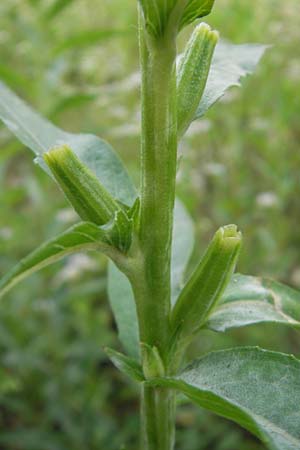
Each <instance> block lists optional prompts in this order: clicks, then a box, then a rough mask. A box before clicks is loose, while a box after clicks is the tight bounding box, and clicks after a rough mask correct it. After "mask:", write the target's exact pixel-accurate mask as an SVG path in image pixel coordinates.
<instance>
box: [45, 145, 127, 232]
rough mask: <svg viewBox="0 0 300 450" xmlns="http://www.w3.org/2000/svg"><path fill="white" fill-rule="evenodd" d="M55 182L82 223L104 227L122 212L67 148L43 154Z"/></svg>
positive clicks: (93, 176) (59, 148)
mask: <svg viewBox="0 0 300 450" xmlns="http://www.w3.org/2000/svg"><path fill="white" fill-rule="evenodd" d="M43 157H44V160H45V162H46V163H47V165H48V166H49V168H50V170H51V172H52V173H53V175H54V177H55V179H56V181H57V182H58V184H59V185H60V187H61V189H62V190H63V192H64V193H65V195H66V197H67V198H68V200H69V201H70V203H71V205H72V206H73V208H74V209H75V211H76V212H77V213H78V214H79V216H80V217H81V218H82V219H83V220H87V221H90V222H94V223H96V224H97V225H103V224H106V223H107V222H109V221H110V220H111V219H112V218H113V217H114V215H115V213H116V211H118V210H119V209H120V207H119V206H118V204H117V202H116V201H115V200H114V198H113V197H112V196H111V195H110V194H109V193H108V192H107V190H106V189H105V188H104V186H102V184H101V183H100V182H99V181H98V179H97V178H96V176H95V175H94V174H93V173H92V172H91V171H90V169H89V168H88V167H86V166H85V165H84V164H83V163H82V162H81V161H80V159H79V158H78V157H77V156H76V155H75V153H74V152H73V151H72V150H71V149H70V148H69V147H68V146H67V145H63V146H62V147H56V148H54V149H52V150H50V151H49V152H47V153H45V154H44V155H43Z"/></svg>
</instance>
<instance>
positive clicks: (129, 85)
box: [0, 0, 300, 450]
mask: <svg viewBox="0 0 300 450" xmlns="http://www.w3.org/2000/svg"><path fill="white" fill-rule="evenodd" d="M135 3H136V2H135V1H131V0H126V1H125V0H101V1H99V0H5V1H2V2H0V56H1V57H0V78H1V79H2V80H4V81H5V82H6V83H8V84H9V85H10V86H11V87H12V88H13V89H15V90H17V92H19V94H20V95H22V96H23V97H24V98H25V99H26V100H28V101H30V102H31V103H32V104H34V106H35V107H36V108H37V109H39V110H40V111H41V112H42V113H44V114H45V115H47V116H48V117H49V118H51V119H52V120H53V121H54V122H55V123H56V124H58V125H60V126H62V127H63V128H65V129H67V130H69V131H77V132H78V131H90V132H94V133H96V134H99V135H100V136H101V137H104V138H105V139H108V140H109V141H110V142H111V143H112V144H113V146H114V147H115V148H116V149H117V150H118V152H119V154H120V155H121V157H122V158H123V160H125V162H126V163H127V165H128V166H129V170H130V172H131V174H132V176H133V178H134V180H135V181H136V182H138V168H139V167H138V166H139V164H138V145H139V77H138V56H137V55H138V51H137V43H136V5H135ZM299 16H300V4H299V1H298V0H286V1H285V2H282V1H280V0H265V1H264V2H261V1H260V0H252V1H244V0H218V1H217V2H216V7H215V11H214V12H213V14H212V15H211V16H210V17H209V18H208V20H207V21H208V22H209V23H210V24H211V25H212V26H213V27H215V28H217V29H219V30H220V31H221V35H222V37H223V38H226V39H229V40H232V41H234V42H235V43H242V42H247V41H249V42H263V43H267V44H272V45H273V47H272V48H271V49H270V50H269V51H268V53H267V55H266V57H265V58H264V60H263V62H262V64H261V65H260V68H259V70H258V72H257V73H256V75H254V76H253V77H251V78H249V79H246V80H245V81H244V82H243V88H242V89H232V90H231V91H230V93H229V94H228V95H227V96H226V97H225V98H224V99H223V101H222V102H221V104H219V105H218V106H216V107H214V108H213V109H212V110H211V111H210V112H209V114H208V115H207V116H206V118H205V119H202V120H201V121H198V122H195V123H194V124H193V125H192V127H191V129H190V131H189V133H188V135H187V136H186V138H185V139H184V141H183V142H182V143H181V145H180V153H181V155H182V158H181V162H180V171H179V174H178V194H179V196H180V197H181V198H182V199H183V201H184V202H185V203H186V205H187V206H188V208H189V210H190V213H191V215H192V216H193V217H194V219H195V221H196V232H197V239H198V242H199V246H197V248H196V250H195V255H194V260H195V259H196V258H197V257H199V254H200V253H201V251H203V249H204V246H205V244H206V242H207V240H208V238H209V237H210V236H211V235H212V233H213V232H214V231H215V230H216V229H217V228H218V227H219V226H220V225H224V224H226V223H237V224H238V226H239V227H240V228H241V229H242V231H243V233H244V240H245V244H244V249H243V253H242V257H241V260H240V264H239V270H240V271H242V272H244V273H250V274H254V275H255V274H262V275H267V276H272V277H276V278H278V279H280V280H282V281H285V282H287V283H289V284H291V285H293V286H295V287H299V288H300V254H299V249H300V231H299V226H298V223H299V217H300V203H299V201H298V199H299V195H300V184H299V167H300V153H299V148H298V146H299V145H298V143H299V139H300V126H299V120H298V114H297V113H298V112H299V105H300V91H299V89H298V86H299V82H300V47H299V45H298V43H299V40H300V28H299ZM188 33H189V29H187V30H185V31H184V33H183V34H182V36H181V39H180V46H182V45H183V43H184V42H185V40H186V37H187V35H188ZM0 149H1V150H0V250H1V251H0V273H1V274H2V273H4V272H5V271H6V270H7V269H8V268H9V267H11V266H12V265H13V264H14V263H15V262H16V261H17V260H18V259H19V258H20V257H21V256H23V255H25V254H26V253H28V252H29V251H30V250H32V249H33V248H34V247H35V246H36V245H37V244H39V243H40V242H42V241H43V240H44V239H45V238H48V237H50V236H52V235H54V234H55V233H56V232H58V231H61V230H63V229H65V228H66V227H67V226H68V225H70V223H73V222H74V221H75V220H76V217H75V216H74V214H73V213H72V211H71V210H70V208H69V207H68V205H67V204H66V202H65V200H64V199H63V196H62V195H61V194H60V193H59V191H58V189H57V188H56V187H55V185H54V184H53V183H52V182H51V180H50V179H48V178H47V176H46V175H44V174H43V173H42V172H41V171H40V169H39V168H37V167H35V166H34V165H33V164H32V155H31V154H30V152H28V151H27V150H25V149H24V148H23V147H22V146H21V145H20V144H19V143H17V142H16V141H15V140H14V139H13V138H12V136H11V135H10V133H9V132H8V131H7V130H6V129H5V128H4V127H2V126H1V128H0ZM105 264H106V262H105V261H104V260H103V259H102V258H101V257H93V258H92V257H90V256H89V257H87V256H85V255H78V256H76V257H71V258H69V259H67V260H66V261H65V262H64V263H62V264H60V265H56V266H54V267H52V268H50V269H47V270H44V271H43V272H42V273H41V274H38V275H35V276H33V277H32V278H30V280H27V281H26V282H24V283H23V284H22V285H21V286H19V287H18V288H16V289H14V290H13V292H12V293H11V294H10V295H9V296H8V298H6V299H5V300H4V301H3V302H2V304H1V306H0V316H1V320H0V355H1V362H2V364H1V366H2V369H1V370H2V372H1V373H0V386H1V395H0V449H4V450H34V449H37V450H67V449H68V450H76V449H82V448H85V449H88V450H94V449H95V450H96V449H97V450H99V449H101V448H106V449H107V450H110V449H111V450H113V449H120V448H122V445H123V443H125V442H126V445H127V447H126V448H128V449H129V448H130V449H131V450H137V448H138V445H137V436H136V432H137V428H138V403H137V388H136V387H134V386H133V385H131V384H127V380H125V379H123V377H122V375H120V374H119V373H117V372H116V371H115V370H114V368H113V367H112V366H111V364H110V363H108V361H107V358H106V356H105V355H104V352H103V351H102V349H101V347H103V346H105V345H109V346H111V347H115V348H116V347H117V346H118V343H117V340H116V335H115V332H114V328H115V325H114V323H113V319H112V316H111V313H110V311H109V308H108V306H107V302H106V291H105V286H106V280H105ZM241 344H254V345H257V344H258V345H260V346H263V347H266V348H275V349H277V350H280V351H285V352H294V353H295V354H296V355H298V356H299V355H300V339H299V335H297V334H296V333H294V332H291V331H289V332H288V331H287V330H286V329H284V328H274V327H271V326H268V327H266V326H259V327H253V328H248V329H243V330H238V331H235V332H231V333H229V334H228V335H226V336H223V335H216V334H213V333H212V332H207V333H205V334H204V335H203V337H202V339H201V341H200V342H197V343H196V344H195V345H194V346H193V348H191V355H192V354H193V355H194V354H200V353H201V352H203V351H208V350H211V349H212V348H213V347H217V348H221V347H226V346H234V345H241ZM177 448H178V450H179V449H180V450H201V449H203V450H204V449H215V450H258V449H261V448H262V446H261V445H260V444H259V443H258V442H257V441H256V440H255V439H254V438H253V437H251V436H250V435H249V434H247V433H245V432H244V431H243V430H241V429H240V428H239V427H237V426H235V425H233V424H231V423H229V422H227V421H225V420H223V419H221V418H217V417H215V416H213V415H211V414H209V413H206V412H204V411H202V410H199V408H195V407H193V406H189V405H186V404H184V405H183V406H182V407H181V408H180V409H179V413H178V445H177Z"/></svg>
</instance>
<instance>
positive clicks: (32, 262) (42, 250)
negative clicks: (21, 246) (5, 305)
mask: <svg viewBox="0 0 300 450" xmlns="http://www.w3.org/2000/svg"><path fill="white" fill-rule="evenodd" d="M82 250H101V251H103V252H104V253H106V254H110V253H111V249H110V247H109V244H108V243H107V235H106V232H105V231H104V230H102V229H101V228H99V227H98V226H96V225H95V224H93V223H89V222H81V223H78V224H76V225H74V226H73V227H71V228H69V230H67V231H65V232H64V233H62V234H60V235H59V236H56V237H55V238H53V239H50V240H49V241H47V242H45V243H44V244H42V245H41V246H40V247H38V248H37V249H36V250H35V251H33V252H32V253H30V254H29V255H28V256H26V257H25V258H24V259H22V260H21V261H20V262H19V263H18V264H17V265H16V266H15V267H14V268H13V269H12V270H11V271H10V272H8V273H7V274H6V275H5V276H4V277H3V278H1V280H0V297H2V296H3V295H4V294H5V293H6V292H8V291H9V290H10V289H11V288H12V287H13V286H14V285H16V284H17V283H19V282H20V281H22V280H23V279H24V278H26V277H28V276H29V275H31V274H32V273H34V272H37V271H38V270H40V269H42V268H44V267H46V266H49V265H50V264H53V263H55V262H56V261H59V260H60V259H62V258H64V257H65V256H67V255H70V254H71V253H74V252H79V251H82Z"/></svg>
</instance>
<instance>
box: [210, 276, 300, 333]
mask: <svg viewBox="0 0 300 450" xmlns="http://www.w3.org/2000/svg"><path fill="white" fill-rule="evenodd" d="M258 323H280V324H283V325H287V326H291V327H294V328H298V329H300V292H298V291H296V290H295V289H292V288H290V287H288V286H285V285H283V284H281V283H277V282H275V281H273V280H268V279H264V278H256V277H251V276H246V275H241V274H236V275H234V276H233V277H232V280H231V282H230V284H229V286H228V288H227V290H226V291H225V293H224V296H223V297H222V300H221V302H220V304H219V306H218V308H217V309H216V310H215V311H214V313H213V314H212V315H211V317H210V318H209V320H208V322H207V327H208V328H210V329H212V330H214V331H219V332H224V331H226V330H229V329H232V328H239V327H243V326H247V325H253V324H258Z"/></svg>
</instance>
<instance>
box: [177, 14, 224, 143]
mask: <svg viewBox="0 0 300 450" xmlns="http://www.w3.org/2000/svg"><path fill="white" fill-rule="evenodd" d="M218 38H219V34H218V32H217V31H213V30H211V28H210V26H209V25H207V24H206V23H201V24H200V25H199V26H197V27H196V28H195V30H194V32H193V34H192V36H191V39H190V40H189V42H188V43H187V45H186V49H185V51H184V53H183V55H182V57H181V59H180V62H179V66H178V71H177V123H178V136H179V137H181V136H182V135H183V134H184V133H185V131H186V130H187V128H188V127H189V125H190V124H191V122H192V121H193V119H194V117H195V114H196V111H197V108H198V106H199V103H200V100H201V97H202V95H203V92H204V89H205V86H206V81H207V77H208V74H209V69H210V65H211V60H212V57H213V53H214V49H215V46H216V44H217V42H218Z"/></svg>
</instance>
